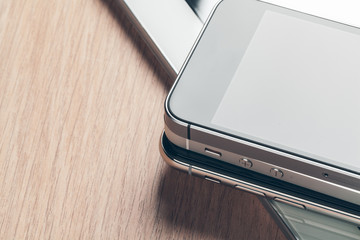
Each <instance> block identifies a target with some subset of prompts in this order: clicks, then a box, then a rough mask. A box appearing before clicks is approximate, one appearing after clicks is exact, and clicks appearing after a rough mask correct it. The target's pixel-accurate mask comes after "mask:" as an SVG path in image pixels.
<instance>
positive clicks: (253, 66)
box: [121, 0, 360, 239]
mask: <svg viewBox="0 0 360 240" xmlns="http://www.w3.org/2000/svg"><path fill="white" fill-rule="evenodd" d="M141 2H144V4H145V2H146V1H140V0H138V1H135V0H124V1H123V2H121V3H122V6H123V7H124V8H125V9H127V11H128V13H129V15H130V16H131V17H132V19H133V20H134V23H135V24H137V25H138V27H139V29H140V30H141V31H142V32H143V33H144V36H145V38H146V39H147V41H148V42H149V44H150V46H151V47H152V48H153V49H154V51H155V53H156V54H157V56H158V57H159V59H160V60H161V61H162V62H163V64H164V65H165V66H166V67H167V69H168V70H169V72H170V74H172V75H174V76H175V75H177V80H176V82H175V84H174V86H173V88H172V89H171V91H170V93H169V95H168V97H167V99H166V102H165V131H164V133H163V134H162V137H161V141H160V150H161V153H162V156H163V158H164V159H165V161H166V162H167V163H168V164H169V165H171V166H173V167H175V168H177V169H180V170H183V171H186V172H188V173H189V174H190V175H196V176H200V177H202V178H205V179H207V180H210V181H213V182H215V183H223V184H225V185H228V186H231V187H233V188H235V189H240V190H244V191H247V192H250V193H253V194H256V195H258V196H260V199H261V201H262V202H263V204H264V205H265V206H266V207H267V209H268V210H269V211H270V212H271V213H272V215H273V216H274V218H275V219H276V220H277V221H278V223H279V224H280V226H281V227H282V229H283V231H284V233H285V234H286V236H287V237H288V238H289V239H360V94H358V90H359V89H360V67H359V66H360V65H359V63H360V47H359V46H360V45H359V44H360V29H359V28H357V27H354V26H350V25H345V24H341V23H338V22H335V21H331V20H327V19H324V18H320V17H316V16H313V15H310V14H305V13H302V12H299V11H296V10H292V9H289V8H285V7H282V6H278V5H275V4H273V3H268V2H262V1H257V0H224V1H221V2H219V3H216V4H215V3H214V2H211V1H188V3H187V2H185V1H182V0H177V1H175V0H173V1H160V0H154V1H152V6H153V7H155V8H156V7H161V6H164V4H165V5H166V4H169V3H166V2H171V4H174V3H175V2H176V3H177V4H179V6H180V5H181V6H183V9H186V10H184V12H183V13H182V14H179V16H178V19H177V18H176V17H177V16H172V21H173V22H172V25H171V26H163V25H164V24H165V23H164V22H162V23H160V22H161V20H159V19H160V18H162V17H164V18H166V17H168V16H167V13H166V14H164V15H161V14H156V15H157V17H156V18H158V19H155V18H152V17H151V14H149V12H148V13H145V12H141V10H139V9H140V6H141V4H142V3H141ZM148 2H150V1H148ZM194 2H195V3H194ZM204 2H207V4H204ZM156 4H158V5H156ZM171 4H169V5H171ZM187 4H190V5H191V6H192V8H190V7H189V6H188V5H187ZM209 4H210V5H211V7H209ZM175 5H176V4H175ZM185 6H186V7H187V8H185ZM201 6H206V7H201ZM143 7H144V6H142V8H143ZM199 8H200V10H199ZM145 9H146V8H145ZM204 9H206V11H209V10H208V9H212V10H211V11H210V12H211V13H210V15H207V14H204V12H206V11H205V10H204ZM157 11H159V9H158V10H157ZM164 11H165V12H168V11H167V10H164ZM185 12H186V14H185V15H184V13H185ZM152 14H154V13H152ZM180 15H182V16H180ZM184 16H187V17H186V20H184V19H183V18H184ZM204 16H209V17H206V19H205V17H204ZM146 19H147V20H146ZM174 19H175V20H174ZM181 19H182V20H181ZM157 21H159V22H157ZM176 24H177V25H176ZM165 25H166V24H165ZM166 27H169V28H173V31H176V32H178V31H181V30H184V31H183V32H180V34H179V33H177V34H178V35H181V37H179V38H177V37H176V36H174V35H173V34H171V33H169V32H168V31H166V30H165V29H166ZM187 28H188V29H187ZM154 29H155V30H154ZM156 29H157V30H156ZM161 29H162V30H163V31H161ZM179 29H180V30H179ZM186 33H187V34H186ZM169 34H170V35H171V36H169ZM174 38H176V39H174ZM177 41H178V42H177ZM179 41H180V42H182V43H183V44H181V43H180V42H179ZM193 43H195V44H193ZM177 45H178V46H177ZM176 51H180V52H181V53H179V52H176ZM189 51H190V54H189V55H187V53H188V52H189ZM186 56H187V57H186ZM182 62H184V64H183V65H182V67H180V66H181V64H182Z"/></svg>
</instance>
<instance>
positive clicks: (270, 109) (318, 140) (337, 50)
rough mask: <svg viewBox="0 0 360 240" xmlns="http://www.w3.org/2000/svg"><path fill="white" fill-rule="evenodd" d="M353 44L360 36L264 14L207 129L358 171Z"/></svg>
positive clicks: (358, 57)
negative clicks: (219, 129) (211, 127)
mask: <svg viewBox="0 0 360 240" xmlns="http://www.w3.org/2000/svg"><path fill="white" fill-rule="evenodd" d="M359 43H360V35H359V34H355V33H350V32H346V31H342V30H339V29H335V28H331V27H328V26H324V25H320V24H317V23H313V22H309V21H305V20H302V19H298V18H295V17H291V16H287V15H284V14H280V13H275V12H272V11H266V12H265V13H264V16H263V17H262V19H261V22H260V23H259V26H258V28H257V30H256V32H255V34H254V36H253V38H252V40H251V42H250V44H249V46H248V48H247V50H246V52H245V54H244V56H243V59H242V61H241V62H240V64H239V66H238V68H237V70H236V73H235V75H234V77H233V79H232V81H231V83H230V85H229V87H228V89H227V90H226V93H225V95H224V97H223V99H222V101H221V103H220V105H219V107H218V109H217V111H216V113H215V115H214V117H213V119H212V123H213V124H216V125H218V126H221V127H224V128H226V129H228V130H229V129H230V131H231V132H233V133H234V134H237V135H240V136H243V137H245V138H248V139H251V140H254V141H258V142H262V143H264V144H268V145H273V146H276V147H279V148H283V149H286V150H288V151H292V152H295V153H298V154H302V155H306V156H309V157H313V158H317V159H319V160H321V161H324V162H329V163H332V164H335V165H339V166H342V167H345V168H348V169H351V170H355V171H358V172H360V171H359V169H360V168H359V166H360V161H359V159H360V94H359V90H360V47H359Z"/></svg>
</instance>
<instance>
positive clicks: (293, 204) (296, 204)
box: [274, 197, 306, 209]
mask: <svg viewBox="0 0 360 240" xmlns="http://www.w3.org/2000/svg"><path fill="white" fill-rule="evenodd" d="M274 200H275V201H277V202H281V203H285V204H288V205H291V206H293V207H297V208H301V209H306V208H305V206H304V205H302V204H299V203H295V202H293V201H289V200H286V199H283V198H277V197H276V198H274Z"/></svg>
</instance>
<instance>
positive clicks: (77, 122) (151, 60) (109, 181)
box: [0, 0, 284, 239]
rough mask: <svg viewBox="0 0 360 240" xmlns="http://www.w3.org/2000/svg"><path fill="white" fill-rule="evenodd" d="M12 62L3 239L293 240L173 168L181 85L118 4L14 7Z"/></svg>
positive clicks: (242, 196)
mask: <svg viewBox="0 0 360 240" xmlns="http://www.w3.org/2000/svg"><path fill="white" fill-rule="evenodd" d="M0 53H1V59H0V200H1V201H0V239H284V236H283V235H282V233H281V231H280V230H279V229H278V227H277V225H276V224H275V222H274V221H273V220H272V218H271V217H270V215H269V214H268V213H267V211H266V210H265V209H264V208H263V207H262V205H261V204H260V202H259V201H258V199H257V198H256V197H255V196H252V195H250V194H247V193H244V192H241V191H236V190H234V189H230V188H228V187H224V186H221V185H215V184H213V183H210V182H206V181H204V180H202V179H198V178H195V177H190V176H188V175H186V174H185V173H181V172H178V171H176V170H173V169H171V168H169V167H168V166H167V165H166V164H165V162H164V161H162V159H161V157H160V154H159V151H158V140H159V136H160V133H161V131H162V128H163V102H164V99H165V96H166V93H167V92H168V91H169V88H170V86H171V84H172V79H170V78H169V77H168V76H167V74H166V73H165V72H164V71H163V69H162V67H161V66H160V65H159V64H158V62H157V61H156V59H155V57H154V56H153V55H152V53H151V52H150V51H149V49H148V48H147V46H146V45H145V44H144V43H143V41H142V39H141V38H140V36H139V35H138V34H137V32H136V30H135V29H134V28H133V26H132V25H131V23H130V22H129V21H128V19H127V18H126V16H125V15H124V13H123V12H122V11H121V10H119V9H118V8H117V5H116V4H115V3H114V2H112V1H106V0H104V1H101V0H88V1H85V0H77V1H73V0H62V1H59V0H30V1H26V0H12V1H5V0H3V1H1V2H0Z"/></svg>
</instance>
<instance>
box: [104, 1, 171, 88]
mask: <svg viewBox="0 0 360 240" xmlns="http://www.w3.org/2000/svg"><path fill="white" fill-rule="evenodd" d="M99 1H100V2H101V3H103V4H104V5H105V6H106V8H107V9H108V11H109V13H110V14H111V15H112V16H113V18H114V19H115V20H116V21H117V23H118V24H119V26H120V27H121V28H122V30H123V31H124V33H125V34H126V35H127V37H128V38H129V39H130V40H131V41H132V42H133V44H134V45H135V49H136V50H137V51H138V53H139V54H140V55H142V57H143V59H145V62H146V63H147V64H148V66H149V69H153V71H154V74H155V75H156V76H157V78H158V79H159V80H160V81H161V83H162V84H163V85H164V87H165V89H166V90H167V91H169V90H170V88H171V86H172V83H173V79H171V78H170V77H169V75H168V73H167V72H166V71H165V70H164V68H163V66H162V65H161V63H160V62H159V61H158V60H157V58H156V56H155V55H154V54H153V52H152V51H151V49H150V48H149V47H148V46H147V45H146V43H145V41H144V40H143V39H142V37H141V35H140V34H139V32H138V31H137V29H136V27H135V26H134V25H133V24H132V23H131V21H130V20H129V18H128V16H127V14H126V12H125V10H124V9H122V8H121V6H120V3H119V1H120V0H99Z"/></svg>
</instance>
